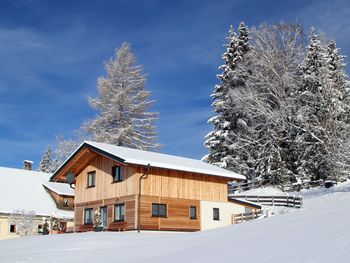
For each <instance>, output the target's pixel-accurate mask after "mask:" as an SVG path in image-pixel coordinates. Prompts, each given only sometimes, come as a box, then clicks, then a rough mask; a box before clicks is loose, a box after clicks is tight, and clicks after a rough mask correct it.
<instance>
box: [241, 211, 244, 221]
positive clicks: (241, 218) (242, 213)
mask: <svg viewBox="0 0 350 263" xmlns="http://www.w3.org/2000/svg"><path fill="white" fill-rule="evenodd" d="M243 222H244V221H243V213H242V214H241V223H243Z"/></svg>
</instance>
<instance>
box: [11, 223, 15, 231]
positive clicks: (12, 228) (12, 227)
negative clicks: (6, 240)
mask: <svg viewBox="0 0 350 263" xmlns="http://www.w3.org/2000/svg"><path fill="white" fill-rule="evenodd" d="M10 233H16V225H15V224H12V223H11V224H10Z"/></svg>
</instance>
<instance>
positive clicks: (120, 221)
mask: <svg viewBox="0 0 350 263" xmlns="http://www.w3.org/2000/svg"><path fill="white" fill-rule="evenodd" d="M123 222H125V220H124V219H123V220H114V221H113V223H123Z"/></svg>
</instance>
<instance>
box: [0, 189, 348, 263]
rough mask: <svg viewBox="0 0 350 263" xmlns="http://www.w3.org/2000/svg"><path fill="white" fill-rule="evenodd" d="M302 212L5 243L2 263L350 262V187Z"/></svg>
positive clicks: (0, 246) (311, 200)
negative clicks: (206, 226)
mask: <svg viewBox="0 0 350 263" xmlns="http://www.w3.org/2000/svg"><path fill="white" fill-rule="evenodd" d="M304 194H305V196H307V198H306V199H305V206H304V208H303V209H300V210H297V209H286V210H285V211H284V212H288V213H287V214H280V215H276V216H274V217H270V218H265V219H260V220H256V221H251V222H247V223H243V224H239V225H234V226H230V227H225V228H221V229H216V230H210V231H203V232H197V233H150V232H143V233H141V234H137V233H134V232H126V233H85V234H67V235H52V236H39V237H27V238H21V239H15V240H4V241H0V262H1V263H5V262H6V263H7V262H11V263H12V262H35V263H38V262H45V263H47V262H75V263H77V262H78V263H80V262H84V263H85V262H99V261H101V262H130V263H132V262H143V263H144V262H167V263H172V262H174V263H175V262H181V263H185V262H208V263H212V262H244V263H249V262H252V263H253V262H259V263H265V262H266V263H271V262H284V263H291V262H298V263H299V262H317V263H320V262H337V263H340V262H344V263H345V262H349V260H350V251H349V249H348V248H349V246H350V227H349V222H350V208H349V203H350V185H349V184H343V185H342V186H339V187H336V188H333V189H331V190H323V189H322V190H311V191H310V192H308V193H304Z"/></svg>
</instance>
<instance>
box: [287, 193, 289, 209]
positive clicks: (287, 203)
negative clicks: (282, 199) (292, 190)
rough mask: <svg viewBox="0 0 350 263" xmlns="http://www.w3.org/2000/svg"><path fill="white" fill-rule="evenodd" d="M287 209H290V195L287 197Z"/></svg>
mask: <svg viewBox="0 0 350 263" xmlns="http://www.w3.org/2000/svg"><path fill="white" fill-rule="evenodd" d="M287 207H289V195H287Z"/></svg>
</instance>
